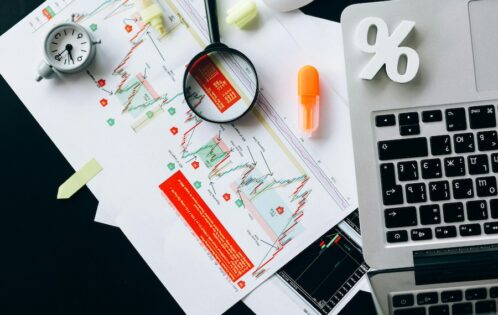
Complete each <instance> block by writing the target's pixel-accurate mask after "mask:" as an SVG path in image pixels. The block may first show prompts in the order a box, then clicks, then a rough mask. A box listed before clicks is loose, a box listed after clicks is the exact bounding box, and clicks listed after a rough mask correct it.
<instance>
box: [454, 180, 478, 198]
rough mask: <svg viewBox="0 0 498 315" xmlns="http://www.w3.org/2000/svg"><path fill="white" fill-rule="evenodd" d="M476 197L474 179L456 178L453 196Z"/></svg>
mask: <svg viewBox="0 0 498 315" xmlns="http://www.w3.org/2000/svg"><path fill="white" fill-rule="evenodd" d="M472 197H474V185H473V184H472V179H470V178H465V179H455V180H454V181H453V198H455V199H465V198H472Z"/></svg>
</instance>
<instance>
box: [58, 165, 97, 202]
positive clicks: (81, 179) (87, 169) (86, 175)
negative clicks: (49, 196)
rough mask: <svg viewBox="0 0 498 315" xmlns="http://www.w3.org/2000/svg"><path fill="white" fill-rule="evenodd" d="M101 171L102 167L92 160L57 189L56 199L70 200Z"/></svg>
mask: <svg viewBox="0 0 498 315" xmlns="http://www.w3.org/2000/svg"><path fill="white" fill-rule="evenodd" d="M101 171H102V166H100V164H99V162H97V160H95V159H92V160H91V161H90V162H88V163H86V164H85V166H83V167H82V168H81V169H80V170H79V171H77V172H76V173H74V175H73V176H71V177H70V178H69V179H68V180H66V181H65V182H64V184H62V185H61V186H60V187H59V192H58V193H57V199H69V198H71V197H72V196H73V195H74V194H75V193H76V192H77V191H78V190H80V189H81V188H82V187H83V186H85V185H86V184H87V183H88V182H89V181H90V180H92V178H94V177H95V176H96V175H97V174H98V173H100V172H101Z"/></svg>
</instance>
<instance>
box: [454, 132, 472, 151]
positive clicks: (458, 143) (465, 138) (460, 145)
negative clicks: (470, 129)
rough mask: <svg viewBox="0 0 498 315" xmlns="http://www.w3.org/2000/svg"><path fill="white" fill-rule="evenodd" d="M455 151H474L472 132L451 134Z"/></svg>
mask: <svg viewBox="0 0 498 315" xmlns="http://www.w3.org/2000/svg"><path fill="white" fill-rule="evenodd" d="M453 140H454V142H455V152H456V153H470V152H474V151H475V146H474V134H472V133H460V134H456V135H454V136H453Z"/></svg>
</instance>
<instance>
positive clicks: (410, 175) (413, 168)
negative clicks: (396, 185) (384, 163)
mask: <svg viewBox="0 0 498 315" xmlns="http://www.w3.org/2000/svg"><path fill="white" fill-rule="evenodd" d="M398 179H399V180H400V181H402V182H404V181H409V180H417V179H418V164H417V161H406V162H399V163H398Z"/></svg>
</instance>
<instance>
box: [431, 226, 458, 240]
mask: <svg viewBox="0 0 498 315" xmlns="http://www.w3.org/2000/svg"><path fill="white" fill-rule="evenodd" d="M456 236H457V230H456V227H454V226H451V225H450V226H438V227H437V228H436V237H437V238H450V237H456Z"/></svg>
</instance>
